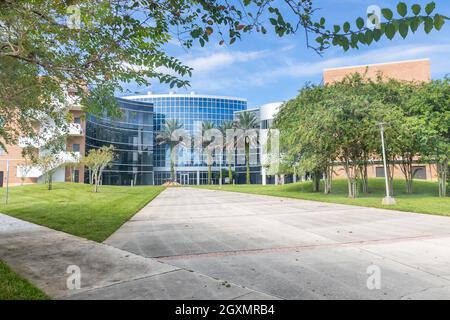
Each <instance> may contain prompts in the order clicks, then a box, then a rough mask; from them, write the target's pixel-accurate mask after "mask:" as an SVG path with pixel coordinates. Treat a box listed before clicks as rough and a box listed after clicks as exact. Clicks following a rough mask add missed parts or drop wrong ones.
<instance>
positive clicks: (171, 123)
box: [156, 119, 183, 181]
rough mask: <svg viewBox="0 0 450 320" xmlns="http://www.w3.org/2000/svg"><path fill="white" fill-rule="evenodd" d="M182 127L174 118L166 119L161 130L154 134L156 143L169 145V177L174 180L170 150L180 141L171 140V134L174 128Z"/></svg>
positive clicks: (173, 164)
mask: <svg viewBox="0 0 450 320" xmlns="http://www.w3.org/2000/svg"><path fill="white" fill-rule="evenodd" d="M182 127H183V124H182V123H180V122H179V121H178V120H176V119H171V120H168V121H167V122H166V123H165V124H164V127H163V130H162V131H161V132H160V133H159V134H158V135H157V136H156V143H158V145H162V144H167V145H169V151H170V153H169V154H170V179H171V180H172V181H175V180H176V179H175V162H174V159H173V157H172V150H173V148H174V147H175V146H176V145H177V144H178V143H180V141H176V140H175V141H174V140H172V134H173V133H174V132H175V130H178V129H181V128H182Z"/></svg>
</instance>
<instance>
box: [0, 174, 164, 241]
mask: <svg viewBox="0 0 450 320" xmlns="http://www.w3.org/2000/svg"><path fill="white" fill-rule="evenodd" d="M92 189H93V188H92V186H90V185H84V184H78V183H55V184H54V186H53V190H51V191H48V190H47V187H46V186H45V185H42V184H35V185H27V186H17V187H12V188H10V194H9V204H8V205H5V204H4V195H5V194H4V193H5V188H1V189H0V195H1V204H0V213H5V214H8V215H11V216H14V217H16V218H19V219H23V220H27V221H30V222H33V223H36V224H40V225H43V226H46V227H49V228H52V229H56V230H60V231H64V232H67V233H70V234H73V235H76V236H80V237H83V238H87V239H90V240H94V241H99V242H101V241H103V240H105V239H106V238H107V237H108V236H109V235H111V234H112V233H113V232H114V231H116V230H117V229H118V228H119V227H120V226H121V225H122V224H123V223H124V222H126V221H127V220H128V219H130V218H131V217H132V216H133V215H134V214H135V213H136V212H137V211H139V210H140V209H141V208H142V207H144V206H145V205H146V204H147V203H148V202H150V201H151V200H152V199H153V198H155V197H156V196H157V195H158V194H159V193H160V192H161V191H162V190H164V187H159V186H142V187H140V186H139V187H119V186H102V187H101V191H100V193H94V192H93V191H92Z"/></svg>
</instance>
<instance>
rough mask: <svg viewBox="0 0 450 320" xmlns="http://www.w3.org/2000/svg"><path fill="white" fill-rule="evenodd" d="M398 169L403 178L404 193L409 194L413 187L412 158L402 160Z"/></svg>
mask: <svg viewBox="0 0 450 320" xmlns="http://www.w3.org/2000/svg"><path fill="white" fill-rule="evenodd" d="M400 169H401V171H402V172H403V175H404V176H405V182H406V193H408V194H411V193H412V187H413V171H412V157H406V158H402V162H401V163H400Z"/></svg>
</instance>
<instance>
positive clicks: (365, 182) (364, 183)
mask: <svg viewBox="0 0 450 320" xmlns="http://www.w3.org/2000/svg"><path fill="white" fill-rule="evenodd" d="M359 170H360V175H361V191H362V193H364V194H368V193H369V177H368V174H367V162H366V160H364V163H363V164H362V165H361V166H360V167H359Z"/></svg>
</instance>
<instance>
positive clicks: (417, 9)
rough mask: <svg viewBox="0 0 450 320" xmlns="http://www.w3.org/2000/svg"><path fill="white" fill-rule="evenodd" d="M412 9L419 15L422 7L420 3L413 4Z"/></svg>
mask: <svg viewBox="0 0 450 320" xmlns="http://www.w3.org/2000/svg"><path fill="white" fill-rule="evenodd" d="M411 9H412V11H413V13H414V14H415V15H416V16H417V15H418V14H419V13H420V10H421V7H420V5H418V4H413V5H412V7H411Z"/></svg>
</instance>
